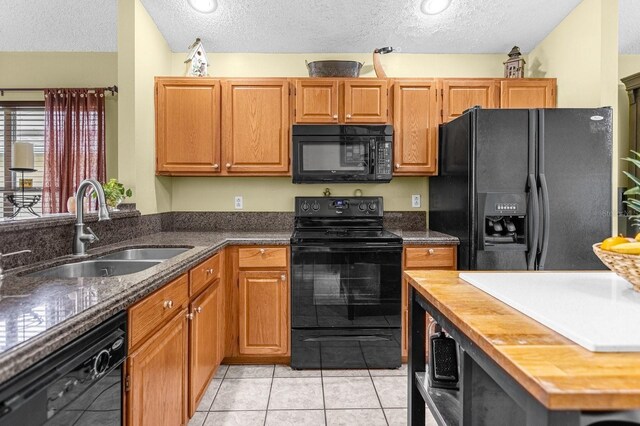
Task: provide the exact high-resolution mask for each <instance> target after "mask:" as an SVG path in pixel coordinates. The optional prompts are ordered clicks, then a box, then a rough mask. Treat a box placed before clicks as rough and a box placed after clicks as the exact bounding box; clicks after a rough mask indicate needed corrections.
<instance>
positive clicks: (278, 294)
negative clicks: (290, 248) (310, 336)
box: [238, 270, 289, 355]
mask: <svg viewBox="0 0 640 426" xmlns="http://www.w3.org/2000/svg"><path fill="white" fill-rule="evenodd" d="M288 275H289V274H288V273H287V271H286V270H280V271H241V272H240V276H239V301H240V305H239V310H238V317H239V337H240V338H239V352H240V354H241V355H286V354H287V352H288V350H289V341H288V340H289V321H288V318H289V309H288V299H289V281H288V279H287V277H288Z"/></svg>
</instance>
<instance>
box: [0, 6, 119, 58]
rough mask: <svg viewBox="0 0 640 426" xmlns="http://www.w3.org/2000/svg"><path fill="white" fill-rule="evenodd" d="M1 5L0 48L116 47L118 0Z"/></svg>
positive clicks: (107, 49)
mask: <svg viewBox="0 0 640 426" xmlns="http://www.w3.org/2000/svg"><path fill="white" fill-rule="evenodd" d="M0 4H1V7H0V23H1V24H0V51H17V52H21V51H43V52H44V51H60V52H64V51H68V52H74V51H78V52H115V51H116V50H117V35H116V33H117V30H116V26H117V24H116V21H117V9H118V6H117V0H90V1H87V0H2V1H1V2H0Z"/></svg>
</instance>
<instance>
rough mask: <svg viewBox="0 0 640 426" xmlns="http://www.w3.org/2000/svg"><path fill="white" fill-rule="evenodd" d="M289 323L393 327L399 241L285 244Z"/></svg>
mask: <svg viewBox="0 0 640 426" xmlns="http://www.w3.org/2000/svg"><path fill="white" fill-rule="evenodd" d="M291 257H292V261H291V269H292V270H291V312H292V315H291V326H292V328H375V329H384V328H397V327H400V313H401V312H400V311H401V301H400V298H401V281H402V277H401V259H402V246H401V245H395V244H394V245H393V246H389V245H387V244H377V243H360V244H358V245H349V244H337V243H331V244H321V245H295V246H292V248H291Z"/></svg>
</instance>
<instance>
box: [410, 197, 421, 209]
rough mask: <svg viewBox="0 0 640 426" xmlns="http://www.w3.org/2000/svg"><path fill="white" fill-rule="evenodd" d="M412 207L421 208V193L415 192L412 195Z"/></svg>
mask: <svg viewBox="0 0 640 426" xmlns="http://www.w3.org/2000/svg"><path fill="white" fill-rule="evenodd" d="M411 207H413V208H420V195H419V194H413V195H412V196H411Z"/></svg>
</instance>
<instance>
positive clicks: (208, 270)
mask: <svg viewBox="0 0 640 426" xmlns="http://www.w3.org/2000/svg"><path fill="white" fill-rule="evenodd" d="M205 272H206V273H207V275H211V274H213V269H212V268H209V269H206V270H205Z"/></svg>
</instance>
